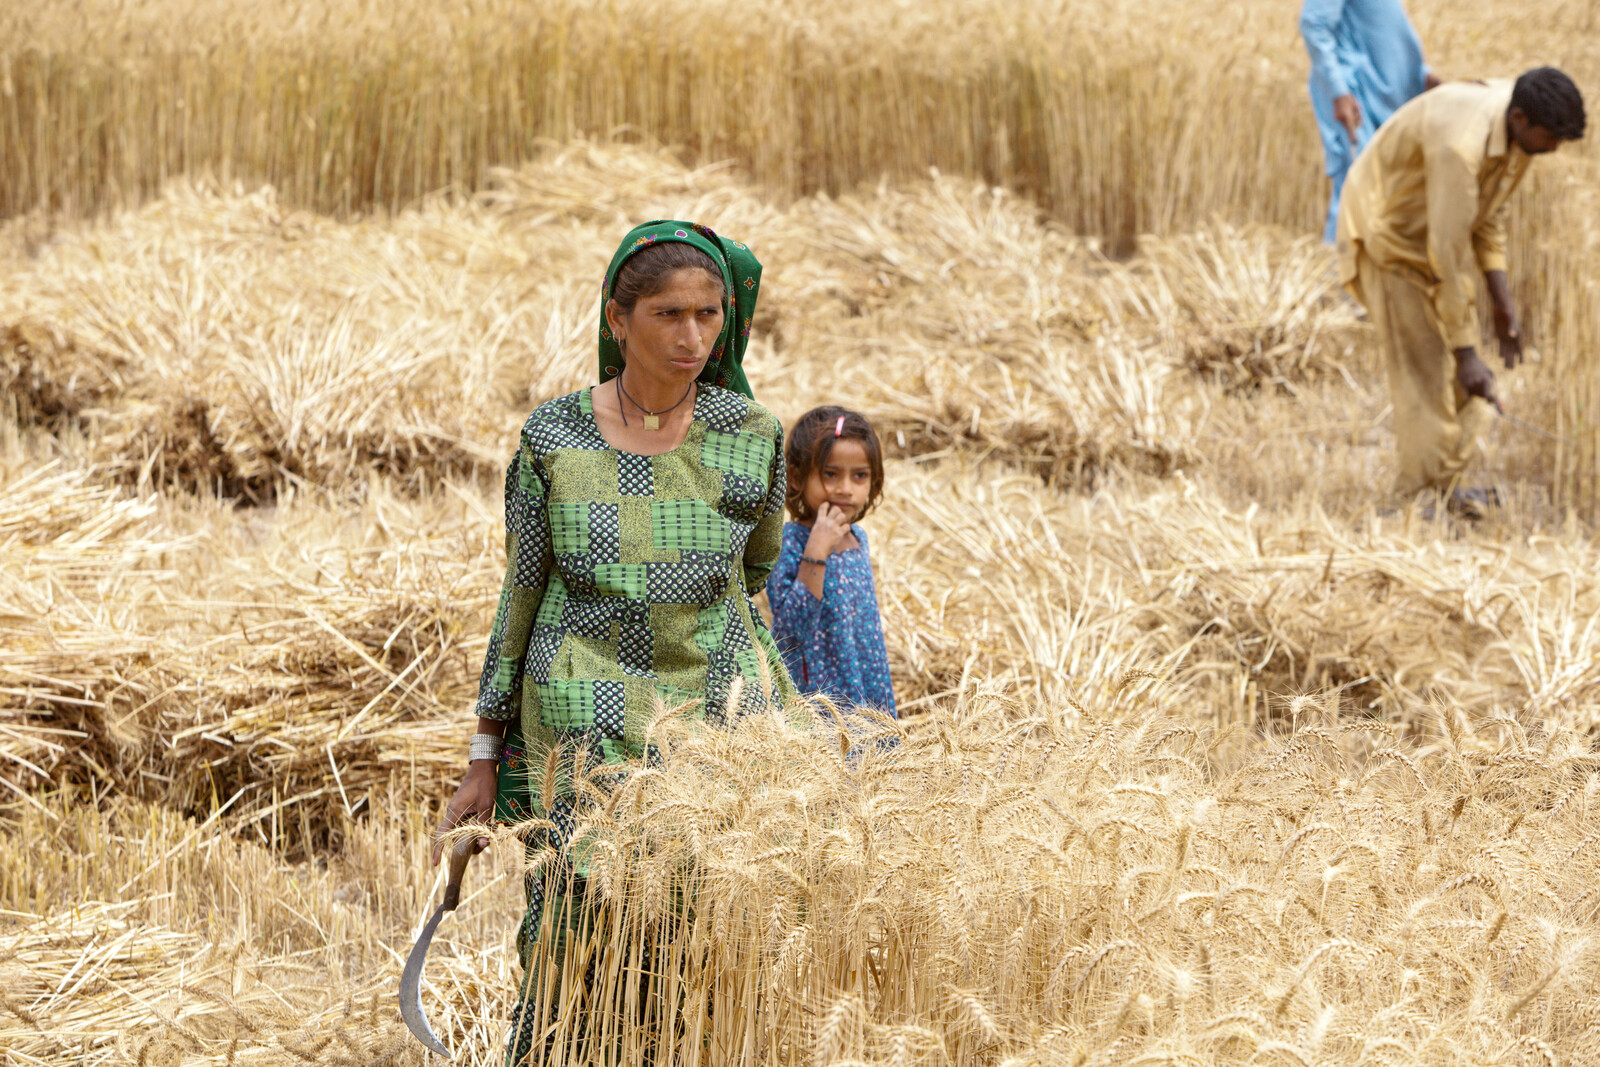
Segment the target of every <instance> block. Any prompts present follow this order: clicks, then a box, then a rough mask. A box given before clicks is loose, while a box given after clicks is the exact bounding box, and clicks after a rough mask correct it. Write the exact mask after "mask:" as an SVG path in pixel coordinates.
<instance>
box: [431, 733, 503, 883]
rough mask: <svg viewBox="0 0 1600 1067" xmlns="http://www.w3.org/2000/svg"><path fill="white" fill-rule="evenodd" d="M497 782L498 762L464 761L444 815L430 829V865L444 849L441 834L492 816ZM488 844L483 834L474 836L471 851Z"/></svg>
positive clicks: (477, 850)
mask: <svg viewBox="0 0 1600 1067" xmlns="http://www.w3.org/2000/svg"><path fill="white" fill-rule="evenodd" d="M499 784H500V765H499V764H498V763H496V762H495V761H494V760H490V759H480V760H473V761H472V762H471V763H469V764H467V773H466V774H465V775H464V776H463V777H462V779H461V784H460V785H459V786H457V787H456V795H455V796H453V797H451V798H450V803H449V804H448V805H446V806H445V809H444V818H443V819H440V820H439V827H438V829H436V830H435V831H434V832H433V865H434V866H435V867H437V866H438V865H439V856H440V855H441V854H442V853H443V852H444V845H445V840H444V835H445V834H446V833H447V832H449V831H450V830H453V829H455V828H456V827H457V826H460V825H461V824H462V823H467V822H481V823H483V824H485V825H487V824H488V823H489V822H490V821H491V820H492V819H493V818H494V798H495V794H496V792H497V791H498V788H499ZM488 847H489V839H488V838H487V837H480V838H478V840H477V842H476V843H475V846H474V848H473V851H474V852H482V851H483V850H484V849H486V848H488Z"/></svg>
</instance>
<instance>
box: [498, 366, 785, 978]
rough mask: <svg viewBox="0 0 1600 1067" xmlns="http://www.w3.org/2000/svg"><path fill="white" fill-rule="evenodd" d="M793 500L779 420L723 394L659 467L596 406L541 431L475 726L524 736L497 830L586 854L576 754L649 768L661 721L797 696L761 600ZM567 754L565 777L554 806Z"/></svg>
mask: <svg viewBox="0 0 1600 1067" xmlns="http://www.w3.org/2000/svg"><path fill="white" fill-rule="evenodd" d="M785 486H786V473H785V468H784V459H783V428H782V426H781V425H780V424H779V422H778V420H777V419H775V418H773V416H772V415H771V414H769V413H768V412H767V411H766V409H765V408H763V407H761V406H760V405H759V404H757V403H756V402H755V401H754V400H751V399H749V398H747V397H745V396H742V395H740V394H738V393H735V392H732V391H730V390H727V389H721V388H718V387H717V386H714V385H707V384H704V383H702V384H701V385H700V387H699V393H698V395H697V396H696V398H695V403H694V420H693V422H692V423H691V424H690V427H689V432H688V435H687V436H686V437H685V438H684V440H683V443H682V444H681V445H679V446H678V447H677V448H676V449H674V450H672V451H671V452H666V453H663V454H661V455H658V456H642V455H637V454H634V453H630V452H623V451H620V450H619V449H616V448H613V447H612V446H611V445H609V444H607V443H606V440H605V438H604V437H602V436H601V434H600V429H599V427H598V426H597V425H596V423H595V418H594V409H593V407H592V405H591V399H590V392H589V390H588V389H583V390H580V391H578V392H576V393H572V394H569V395H567V396H564V397H561V398H559V399H557V400H552V401H550V402H549V403H547V404H544V405H543V406H542V407H540V408H539V409H538V410H537V411H535V412H534V413H533V415H532V416H530V417H529V419H528V421H527V423H526V424H525V425H524V426H523V428H522V443H521V447H520V448H519V450H518V452H517V455H516V458H515V459H513V460H512V461H511V464H510V466H509V467H508V468H507V470H506V483H505V502H506V576H505V584H504V586H503V588H502V591H501V594H500V604H499V609H498V610H497V612H496V614H495V620H494V628H493V630H492V631H491V633H490V637H489V649H488V653H487V655H486V657H485V660H484V666H483V676H482V678H481V680H480V683H479V696H478V709H477V710H478V714H479V715H481V716H484V717H485V718H490V719H500V720H510V722H509V729H508V731H507V753H506V758H505V761H504V762H503V763H502V766H501V772H500V794H501V796H500V805H499V808H500V810H499V815H500V817H501V818H502V819H518V818H526V817H529V816H535V817H542V818H545V819H549V820H550V822H551V824H553V826H554V829H552V830H549V831H547V832H546V833H545V834H543V835H541V836H540V837H539V839H538V840H537V841H534V842H531V844H532V845H533V846H534V847H546V846H550V845H554V846H556V847H562V846H565V845H567V844H568V843H570V840H571V836H572V833H573V830H574V828H575V824H576V822H577V821H578V818H579V816H580V813H579V812H577V811H575V809H574V804H573V798H572V795H571V789H570V773H571V767H572V760H573V759H574V758H575V757H576V755H577V754H579V753H582V755H583V757H584V758H585V759H586V760H588V761H589V762H591V763H595V762H599V763H621V762H623V761H626V760H629V759H633V758H637V757H640V756H643V755H645V750H646V741H645V731H646V729H647V728H648V726H649V724H650V722H651V720H652V719H653V718H654V717H655V715H656V714H657V710H658V709H659V708H660V707H661V706H663V705H665V706H666V707H668V708H674V707H678V706H680V705H684V704H686V703H688V704H691V710H690V714H692V715H695V716H700V717H703V718H704V719H705V720H706V721H708V722H711V723H721V722H723V721H725V720H726V718H727V717H728V716H729V715H730V714H732V715H741V714H747V713H749V712H752V711H757V710H762V709H765V708H769V707H772V706H774V705H777V706H782V705H783V704H785V703H787V702H788V700H789V699H790V698H791V697H793V696H794V694H795V690H794V686H793V683H792V682H791V681H790V680H789V676H788V674H787V672H786V671H785V670H784V667H783V660H782V657H781V656H780V655H779V653H778V650H777V646H776V645H775V644H774V643H773V640H772V636H771V634H770V633H769V632H768V630H767V627H766V624H765V623H764V622H763V621H762V619H761V616H760V614H759V613H757V611H756V610H755V607H754V605H753V604H752V603H751V600H750V597H751V595H752V594H753V593H755V592H757V591H758V590H760V589H761V588H762V587H763V586H764V585H765V584H766V581H767V575H768V573H770V572H771V570H772V567H773V563H774V562H775V561H776V559H777V555H778V549H779V547H780V546H781V544H782V540H783V503H784V491H785ZM735 679H742V681H740V682H739V683H738V684H737V686H736V685H735ZM552 747H557V748H558V750H559V751H560V752H561V753H562V760H561V773H560V774H559V776H558V777H557V779H556V783H555V786H556V787H555V789H554V794H555V795H553V796H549V797H543V796H539V795H538V794H539V791H540V790H541V789H542V788H543V785H544V773H543V768H544V765H545V755H546V753H547V752H549V751H550V750H551V748H552ZM579 868H580V869H579V870H577V871H576V872H575V873H576V874H577V875H578V876H579V877H581V876H582V875H583V874H584V873H586V872H584V871H583V870H582V869H581V864H580V865H579ZM528 892H529V902H528V903H529V910H528V915H527V917H526V919H525V920H524V923H523V928H522V937H521V940H522V941H523V942H524V951H525V952H526V950H527V948H528V947H529V946H530V944H531V941H532V940H533V939H534V938H535V936H536V934H537V931H538V928H539V922H540V912H541V904H542V900H541V898H542V896H543V895H544V894H543V889H542V887H541V886H540V885H538V884H537V880H534V879H530V883H529V886H528Z"/></svg>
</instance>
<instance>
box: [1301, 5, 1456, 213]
mask: <svg viewBox="0 0 1600 1067" xmlns="http://www.w3.org/2000/svg"><path fill="white" fill-rule="evenodd" d="M1300 36H1301V37H1303V38H1304V39H1305V42H1306V51H1307V52H1309V53H1310V54H1311V110H1312V111H1313V112H1314V113H1315V114H1316V116H1317V129H1318V131H1319V132H1320V133H1321V135H1322V154H1323V158H1324V159H1325V160H1326V161H1327V165H1328V179H1329V181H1330V182H1331V183H1332V191H1331V193H1330V194H1329V198H1328V222H1327V225H1326V226H1325V227H1324V229H1323V233H1322V239H1323V240H1324V241H1327V242H1328V243H1329V244H1332V243H1333V240H1334V231H1335V228H1336V226H1337V224H1338V220H1339V190H1340V188H1341V187H1342V186H1343V185H1344V180H1345V175H1346V174H1347V173H1348V172H1349V170H1350V164H1351V163H1353V162H1355V158H1356V156H1357V155H1358V154H1360V152H1361V150H1362V149H1363V148H1365V147H1366V144H1367V141H1369V140H1371V138H1372V135H1373V134H1374V133H1376V132H1377V129H1378V127H1379V126H1382V125H1383V124H1384V122H1386V121H1388V118H1389V116H1390V115H1392V114H1394V113H1395V110H1396V109H1397V108H1399V107H1400V105H1401V104H1404V103H1405V102H1406V101H1407V100H1410V99H1411V98H1412V97H1414V96H1417V95H1418V94H1419V93H1422V92H1423V91H1425V90H1427V89H1432V88H1433V87H1434V86H1435V85H1438V84H1439V81H1438V79H1437V78H1435V77H1434V76H1433V72H1432V71H1430V70H1429V69H1428V65H1427V64H1426V63H1424V62H1423V61H1422V41H1421V40H1419V39H1418V37H1417V31H1416V29H1415V28H1413V27H1412V25H1411V20H1410V19H1409V18H1407V17H1406V12H1405V8H1403V7H1401V6H1400V0H1305V3H1304V5H1303V6H1302V7H1301V8H1300Z"/></svg>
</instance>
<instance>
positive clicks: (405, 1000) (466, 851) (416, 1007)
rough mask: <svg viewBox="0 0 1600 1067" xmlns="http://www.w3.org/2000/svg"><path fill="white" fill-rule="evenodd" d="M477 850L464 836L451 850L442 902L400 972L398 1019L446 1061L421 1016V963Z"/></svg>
mask: <svg viewBox="0 0 1600 1067" xmlns="http://www.w3.org/2000/svg"><path fill="white" fill-rule="evenodd" d="M477 851H478V839H477V838H476V837H463V838H462V839H461V840H460V841H457V842H456V846H455V848H453V849H451V850H450V878H449V881H447V882H446V883H445V887H444V900H443V901H441V902H440V904H439V906H438V907H437V908H435V909H434V912H433V915H432V917H430V918H429V919H428V922H427V924H426V925H424V926H423V928H422V933H421V934H419V935H417V943H416V944H415V945H413V946H412V947H411V955H409V956H407V957H406V969H405V970H404V971H402V972H401V973H400V1017H401V1018H403V1019H404V1020H405V1021H406V1027H407V1029H409V1030H410V1031H411V1036H412V1037H415V1038H416V1039H417V1040H418V1041H420V1042H422V1043H423V1044H424V1045H426V1046H427V1047H428V1048H429V1049H430V1050H431V1051H433V1052H435V1053H437V1054H439V1055H440V1056H443V1057H444V1058H445V1059H447V1060H448V1059H450V1058H451V1056H452V1053H451V1052H450V1050H449V1049H447V1048H445V1047H444V1042H442V1041H440V1040H439V1039H438V1038H437V1037H436V1036H434V1033H433V1027H431V1026H429V1025H428V1017H427V1016H426V1015H424V1014H423V1013H422V964H423V961H424V960H426V959H427V958H428V946H429V945H431V944H433V932H434V931H435V930H437V929H438V928H439V920H440V919H442V918H444V913H445V912H447V911H455V910H456V905H457V904H459V903H461V879H462V877H463V876H464V875H465V874H466V873H467V861H468V860H470V859H472V856H473V853H475V852H477Z"/></svg>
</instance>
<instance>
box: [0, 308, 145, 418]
mask: <svg viewBox="0 0 1600 1067" xmlns="http://www.w3.org/2000/svg"><path fill="white" fill-rule="evenodd" d="M127 369H128V368H127V365H126V362H125V361H124V360H122V359H119V358H118V357H116V356H112V355H108V354H106V353H102V352H94V351H86V350H85V349H84V348H83V346H82V345H81V344H79V343H78V342H77V341H76V340H75V339H74V338H72V337H70V336H68V335H64V334H63V333H61V332H60V331H59V330H56V329H52V328H51V327H49V326H47V325H44V324H41V323H36V322H29V321H27V320H23V321H20V322H14V323H12V324H10V325H7V326H0V396H5V397H8V398H10V400H11V403H12V408H13V417H14V418H15V419H16V421H17V422H18V423H19V424H21V425H25V426H26V425H34V424H42V425H45V426H48V427H51V428H53V429H61V428H63V427H64V426H66V425H67V424H69V423H72V422H75V421H77V420H79V419H80V418H82V417H83V415H84V414H85V413H86V412H87V411H89V410H91V409H93V408H96V407H98V406H100V405H101V404H104V403H105V402H106V401H107V400H109V399H110V398H111V397H113V396H115V395H116V394H117V393H118V392H120V391H121V390H122V388H123V386H124V383H125V379H126V373H127Z"/></svg>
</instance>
